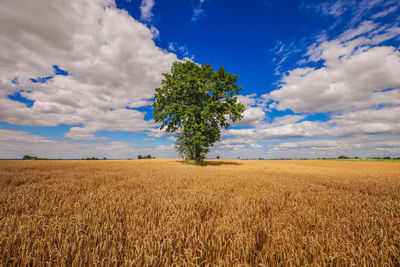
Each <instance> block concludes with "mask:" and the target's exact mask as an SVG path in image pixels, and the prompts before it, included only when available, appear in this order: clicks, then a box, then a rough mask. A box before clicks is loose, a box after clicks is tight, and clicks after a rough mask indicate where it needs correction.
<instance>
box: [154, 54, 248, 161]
mask: <svg viewBox="0 0 400 267" xmlns="http://www.w3.org/2000/svg"><path fill="white" fill-rule="evenodd" d="M163 75H164V80H163V81H162V83H161V84H162V87H161V88H157V89H156V93H155V95H154V99H155V102H154V103H153V108H154V113H153V114H154V120H155V121H156V122H161V123H162V125H161V129H163V128H164V127H165V128H166V129H165V131H166V132H169V133H176V134H177V140H176V142H175V146H176V148H177V150H178V152H179V153H180V154H181V155H183V156H185V157H186V158H188V159H190V160H195V164H201V163H202V161H203V159H204V158H205V155H206V154H207V153H208V152H209V148H210V147H211V146H213V145H214V143H215V142H217V141H219V140H220V138H221V129H220V128H225V129H226V128H228V127H229V121H232V122H235V121H237V120H240V119H241V118H242V117H243V116H242V113H243V111H244V109H245V108H244V105H242V104H241V103H239V102H238V101H237V97H236V95H237V94H238V93H239V91H240V90H241V87H239V86H237V85H236V84H235V83H236V81H237V78H238V76H236V75H233V74H230V73H228V72H225V70H224V68H222V67H220V68H219V69H218V71H214V70H213V68H212V67H211V66H210V65H208V64H205V65H202V66H200V65H197V64H196V63H194V62H191V61H186V62H175V63H174V64H173V65H172V69H171V74H168V73H167V74H163Z"/></svg>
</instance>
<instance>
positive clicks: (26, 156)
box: [22, 155, 47, 160]
mask: <svg viewBox="0 0 400 267" xmlns="http://www.w3.org/2000/svg"><path fill="white" fill-rule="evenodd" d="M22 159H23V160H47V159H46V158H38V157H35V156H29V155H25V156H24V157H23V158H22Z"/></svg>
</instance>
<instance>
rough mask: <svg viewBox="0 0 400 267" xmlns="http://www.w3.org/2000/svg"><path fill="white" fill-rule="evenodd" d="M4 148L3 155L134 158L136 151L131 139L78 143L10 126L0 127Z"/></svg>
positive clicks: (10, 156)
mask: <svg viewBox="0 0 400 267" xmlns="http://www.w3.org/2000/svg"><path fill="white" fill-rule="evenodd" d="M0 147H1V150H0V158H22V157H23V156H24V155H31V156H38V157H44V158H87V157H98V158H103V157H107V158H130V157H132V155H133V153H134V152H135V149H134V148H133V144H132V143H128V142H117V141H111V142H102V143H76V142H75V143H74V142H68V141H58V140H51V139H48V138H46V137H42V136H37V135H30V134H28V133H27V132H23V131H14V130H6V129H0Z"/></svg>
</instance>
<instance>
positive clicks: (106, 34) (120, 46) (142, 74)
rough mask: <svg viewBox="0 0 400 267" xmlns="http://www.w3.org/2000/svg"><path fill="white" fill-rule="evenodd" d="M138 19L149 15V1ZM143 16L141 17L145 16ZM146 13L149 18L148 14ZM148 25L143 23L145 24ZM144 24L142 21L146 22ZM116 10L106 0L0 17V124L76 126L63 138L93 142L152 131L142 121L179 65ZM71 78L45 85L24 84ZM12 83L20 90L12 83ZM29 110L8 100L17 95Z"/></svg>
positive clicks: (41, 4) (38, 6) (57, 1)
mask: <svg viewBox="0 0 400 267" xmlns="http://www.w3.org/2000/svg"><path fill="white" fill-rule="evenodd" d="M145 6H146V8H147V9H146V8H144V9H143V12H142V14H145V15H146V14H147V15H149V14H150V13H148V12H150V11H151V8H149V7H150V6H151V1H147V4H146V5H145ZM146 10H147V11H146ZM146 12H147V13H146ZM145 17H146V16H145ZM147 17H148V16H147ZM154 29H155V28H153V29H149V28H148V27H146V26H145V25H143V24H142V23H139V22H138V21H136V20H134V19H133V18H132V17H131V16H129V14H128V13H127V12H125V11H123V10H119V9H117V8H116V7H115V4H114V1H112V0H93V1H80V0H71V1H62V0H54V1H45V0H39V1H34V2H32V1H28V0H23V1H13V0H6V1H3V2H2V8H1V10H0V31H1V32H2V35H1V37H0V47H1V50H0V61H1V62H2V64H0V89H1V90H0V120H2V121H7V122H9V123H13V124H20V125H46V126H56V125H59V124H67V125H82V127H81V128H82V129H80V130H77V129H76V128H75V129H73V130H72V131H75V133H73V132H72V131H70V133H68V134H67V136H70V137H71V138H79V134H77V131H81V133H82V132H83V131H84V132H85V134H84V135H82V134H81V135H80V136H81V137H82V138H84V139H91V138H93V135H92V134H93V133H94V132H95V131H98V130H111V131H119V130H123V131H142V130H146V129H150V128H152V127H154V123H152V122H149V121H146V120H144V113H142V112H139V111H136V110H126V109H125V107H126V106H130V107H140V106H145V105H149V104H150V103H151V102H150V101H149V99H151V98H152V97H153V94H154V88H156V87H158V86H160V82H161V79H162V76H161V73H165V72H169V71H170V66H171V64H172V63H173V62H174V61H176V60H177V57H176V55H175V54H172V53H167V52H165V51H163V50H162V49H160V48H159V47H157V46H156V45H155V44H154V41H153V38H155V37H157V35H158V33H157V32H156V31H155V30H154ZM53 65H58V66H59V67H60V68H61V69H63V70H66V71H68V72H69V74H70V75H68V76H61V75H57V76H55V77H54V78H53V79H51V80H48V81H47V82H46V83H33V82H32V81H31V80H30V79H29V78H35V79H36V78H37V77H47V76H53V75H54V69H53V67H52V66H53ZM16 77H18V82H19V84H13V83H12V82H11V81H12V80H13V79H14V78H16ZM22 89H23V90H30V91H32V92H31V93H27V92H22V93H21V95H23V96H25V97H27V98H29V99H31V100H34V101H35V102H34V104H33V106H32V107H31V108H27V107H26V106H25V105H24V104H22V103H19V102H17V101H13V100H11V99H9V98H7V95H9V94H14V93H16V92H18V91H20V90H22Z"/></svg>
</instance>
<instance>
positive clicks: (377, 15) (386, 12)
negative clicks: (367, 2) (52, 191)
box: [371, 5, 399, 19]
mask: <svg viewBox="0 0 400 267" xmlns="http://www.w3.org/2000/svg"><path fill="white" fill-rule="evenodd" d="M398 8H399V6H398V5H394V6H391V7H390V8H388V9H385V10H382V11H381V12H378V13H375V14H374V15H372V17H371V18H372V19H377V18H382V17H386V16H387V15H389V14H391V13H393V12H395V11H396V10H397V9H398Z"/></svg>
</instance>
